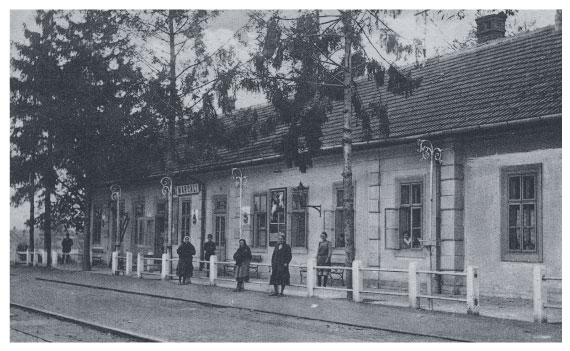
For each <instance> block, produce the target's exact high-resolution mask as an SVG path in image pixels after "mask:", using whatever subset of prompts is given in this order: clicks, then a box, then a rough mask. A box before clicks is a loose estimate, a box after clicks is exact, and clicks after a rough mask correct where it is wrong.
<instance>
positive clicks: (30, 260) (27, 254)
mask: <svg viewBox="0 0 570 351" xmlns="http://www.w3.org/2000/svg"><path fill="white" fill-rule="evenodd" d="M31 256H32V255H31V253H30V249H26V265H27V266H31V265H32V257H31Z"/></svg>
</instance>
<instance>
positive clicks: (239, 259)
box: [234, 239, 251, 292]
mask: <svg viewBox="0 0 570 351" xmlns="http://www.w3.org/2000/svg"><path fill="white" fill-rule="evenodd" d="M234 260H236V269H235V272H236V280H237V286H236V288H235V289H234V291H235V292H238V291H243V282H244V280H247V279H248V278H249V263H250V262H251V250H250V249H249V246H247V244H246V242H245V240H244V239H240V240H239V247H238V249H237V250H236V253H234Z"/></svg>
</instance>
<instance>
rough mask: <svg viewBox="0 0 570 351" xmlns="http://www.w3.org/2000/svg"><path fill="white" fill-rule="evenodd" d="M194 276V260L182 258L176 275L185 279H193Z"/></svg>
mask: <svg viewBox="0 0 570 351" xmlns="http://www.w3.org/2000/svg"><path fill="white" fill-rule="evenodd" d="M193 274H194V266H193V265H192V258H180V259H179V260H178V266H176V275H178V276H179V277H184V278H191V277H192V275H193Z"/></svg>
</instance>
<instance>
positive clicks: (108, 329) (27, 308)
mask: <svg viewBox="0 0 570 351" xmlns="http://www.w3.org/2000/svg"><path fill="white" fill-rule="evenodd" d="M10 307H15V308H19V309H22V310H25V311H28V312H33V313H38V314H41V315H45V316H48V317H51V318H55V319H59V320H61V321H64V322H70V323H74V324H77V325H81V326H85V327H89V328H91V329H95V330H99V331H103V332H106V333H110V334H113V335H118V336H122V337H127V338H131V339H134V340H137V341H143V342H167V341H166V340H162V339H158V338H151V337H148V336H144V335H141V334H138V333H134V332H130V331H126V330H123V329H118V328H113V327H109V326H105V325H102V324H99V323H94V322H89V321H86V320H84V319H79V318H75V317H70V316H66V315H63V314H60V313H55V312H51V311H47V310H44V309H39V308H35V307H30V306H25V305H22V304H19V303H16V302H12V301H10Z"/></svg>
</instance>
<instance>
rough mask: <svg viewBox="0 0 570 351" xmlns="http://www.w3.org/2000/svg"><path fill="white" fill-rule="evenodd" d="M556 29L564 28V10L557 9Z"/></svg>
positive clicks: (555, 17)
mask: <svg viewBox="0 0 570 351" xmlns="http://www.w3.org/2000/svg"><path fill="white" fill-rule="evenodd" d="M554 29H555V30H557V31H561V30H562V10H556V15H555V16H554Z"/></svg>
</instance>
